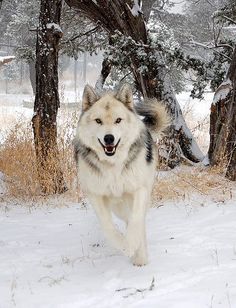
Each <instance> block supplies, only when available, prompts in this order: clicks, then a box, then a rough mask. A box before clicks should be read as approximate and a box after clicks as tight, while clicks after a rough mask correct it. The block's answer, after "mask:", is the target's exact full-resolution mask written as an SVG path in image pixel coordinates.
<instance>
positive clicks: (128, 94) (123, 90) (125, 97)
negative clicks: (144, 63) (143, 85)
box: [116, 83, 134, 110]
mask: <svg viewBox="0 0 236 308" xmlns="http://www.w3.org/2000/svg"><path fill="white" fill-rule="evenodd" d="M116 98H117V99H118V100H119V101H121V102H122V103H123V104H124V105H125V106H126V107H127V108H128V109H130V110H133V109H134V101H133V93H132V89H131V87H130V85H129V84H128V83H125V84H123V85H122V86H121V87H120V89H119V90H118V92H117V94H116Z"/></svg>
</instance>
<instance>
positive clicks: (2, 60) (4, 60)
mask: <svg viewBox="0 0 236 308" xmlns="http://www.w3.org/2000/svg"><path fill="white" fill-rule="evenodd" d="M14 59H15V57H14V56H5V57H0V66H2V65H4V64H7V63H9V62H11V61H12V60H14Z"/></svg>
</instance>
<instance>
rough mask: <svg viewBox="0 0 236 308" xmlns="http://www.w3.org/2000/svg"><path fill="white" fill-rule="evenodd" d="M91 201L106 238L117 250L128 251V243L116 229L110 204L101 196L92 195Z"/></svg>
mask: <svg viewBox="0 0 236 308" xmlns="http://www.w3.org/2000/svg"><path fill="white" fill-rule="evenodd" d="M89 200H90V201H91V204H92V206H93V207H94V209H95V212H96V214H97V217H98V219H99V221H100V223H101V226H102V229H103V231H104V233H105V236H106V238H107V239H108V240H109V241H110V242H111V244H112V245H113V246H114V247H115V248H116V249H119V250H121V251H123V252H124V251H125V250H126V249H127V245H126V241H125V238H124V236H123V235H122V234H121V233H120V232H119V231H118V230H117V229H116V227H115V225H114V223H113V220H112V215H111V209H110V207H109V204H107V203H106V202H105V200H104V198H103V197H100V196H96V197H94V196H91V195H90V196H89Z"/></svg>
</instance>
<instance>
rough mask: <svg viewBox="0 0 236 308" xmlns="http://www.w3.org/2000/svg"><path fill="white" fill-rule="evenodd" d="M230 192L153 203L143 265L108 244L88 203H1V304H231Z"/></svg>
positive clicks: (233, 208)
mask: <svg viewBox="0 0 236 308" xmlns="http://www.w3.org/2000/svg"><path fill="white" fill-rule="evenodd" d="M233 198H234V199H232V200H230V201H227V202H226V203H218V204H217V203H214V202H212V201H210V200H207V199H206V200H204V199H202V201H201V202H202V203H203V204H202V206H201V205H196V204H195V205H192V203H193V202H191V200H184V201H182V202H179V203H178V202H176V203H168V204H165V205H164V206H162V207H159V208H152V209H150V211H149V214H148V217H147V230H148V243H149V264H148V265H147V266H145V267H142V268H139V267H134V266H133V265H132V264H131V263H130V262H129V260H128V259H127V258H126V257H125V256H123V255H121V254H120V253H119V252H117V251H116V250H114V249H112V248H111V247H110V245H109V244H108V243H107V242H106V241H105V240H104V237H103V234H102V232H101V230H100V226H99V224H98V221H97V218H96V217H95V214H94V212H93V210H92V209H90V208H89V207H87V206H86V207H84V206H81V205H80V204H71V205H68V206H62V207H56V208H55V207H53V206H48V207H46V206H41V207H38V208H37V206H36V207H34V208H30V210H29V208H27V207H19V206H13V205H12V204H10V205H4V204H2V205H1V206H0V224H1V233H0V294H1V296H0V298H1V300H0V307H1V308H8V307H19V308H21V307H22V308H26V307H27V308H31V307H32V308H39V307H42V308H46V307H50V308H62V307H63V308H78V307H79V308H80V307H81V308H85V307H91V308H92V307H101V308H106V307H107V308H110V307H140V308H143V307H150V308H152V307H153V308H154V307H155V308H156V307H160V308H204V307H206V308H207V307H212V308H214V307H222V308H228V307H229V308H233V307H236V223H235V222H236V202H235V196H233ZM57 202H58V203H60V200H57ZM201 202H199V204H200V203H201Z"/></svg>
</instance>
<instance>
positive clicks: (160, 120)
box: [135, 99, 171, 139]
mask: <svg viewBox="0 0 236 308" xmlns="http://www.w3.org/2000/svg"><path fill="white" fill-rule="evenodd" d="M135 110H136V112H137V113H138V114H139V115H140V116H143V117H144V119H143V122H144V124H145V125H146V126H147V128H148V129H149V130H150V132H151V134H152V136H153V138H154V139H156V138H157V137H160V136H161V134H162V133H163V131H164V130H165V129H166V128H167V127H168V126H169V125H170V124H171V118H170V115H169V114H168V112H167V110H166V107H165V106H164V104H163V103H161V102H159V101H157V100H156V99H147V100H146V101H144V102H142V103H140V104H138V105H136V106H135Z"/></svg>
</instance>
